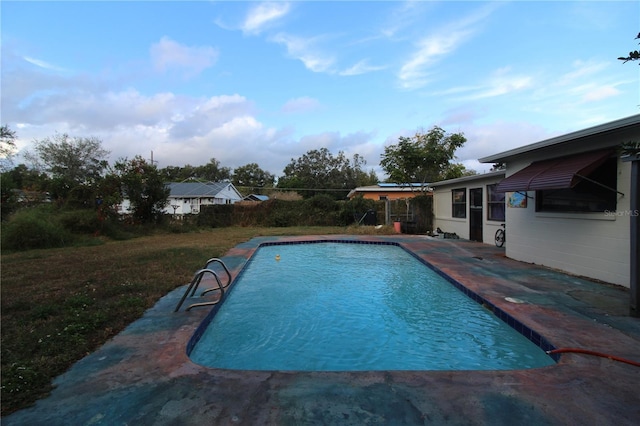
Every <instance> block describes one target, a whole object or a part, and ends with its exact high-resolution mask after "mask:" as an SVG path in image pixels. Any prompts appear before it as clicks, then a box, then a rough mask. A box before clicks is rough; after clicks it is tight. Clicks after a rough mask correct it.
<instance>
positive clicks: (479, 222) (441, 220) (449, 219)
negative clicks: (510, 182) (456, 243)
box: [431, 170, 505, 244]
mask: <svg viewBox="0 0 640 426" xmlns="http://www.w3.org/2000/svg"><path fill="white" fill-rule="evenodd" d="M504 177H505V171H504V170H500V171H495V172H489V173H485V174H481V175H472V176H463V177H460V178H456V179H449V180H445V181H441V182H436V183H433V184H431V187H432V188H433V216H434V217H433V228H434V230H435V229H438V228H440V229H441V230H442V231H443V232H446V233H450V234H454V233H455V234H456V235H457V236H458V237H460V238H464V239H469V240H474V241H482V242H485V243H487V244H493V243H494V236H495V233H496V231H497V230H498V229H499V228H500V227H501V226H502V224H503V223H504V221H505V194H504V192H497V191H496V187H497V186H498V183H500V181H502V180H503V179H504Z"/></svg>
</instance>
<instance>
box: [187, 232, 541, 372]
mask: <svg viewBox="0 0 640 426" xmlns="http://www.w3.org/2000/svg"><path fill="white" fill-rule="evenodd" d="M214 309H215V310H216V312H215V315H214V316H213V318H212V319H211V322H210V323H209V324H208V326H207V328H206V330H205V331H204V332H203V334H202V336H201V338H200V339H199V340H198V341H197V343H196V344H195V346H194V347H193V349H192V351H191V353H190V357H191V359H192V360H193V361H194V362H196V363H198V364H201V365H205V366H209V367H214V368H226V369H241V370H299V371H362V370H495V369H503V370H504V369H523V368H534V367H542V366H547V365H551V364H553V363H554V361H553V360H552V359H551V358H550V357H549V356H548V355H546V354H545V352H544V351H543V350H542V349H540V348H539V347H538V346H536V345H534V344H533V343H532V342H531V341H530V340H528V339H527V338H525V337H524V336H523V335H522V334H520V333H518V332H517V331H516V330H514V329H513V328H511V327H509V326H508V325H507V324H506V323H504V322H503V321H502V320H500V319H499V318H497V317H496V316H495V315H493V313H491V312H489V311H487V310H486V309H484V308H483V307H482V306H481V305H479V304H478V303H477V302H475V301H474V300H472V299H470V298H469V297H467V296H466V295H465V294H463V293H462V292H461V291H460V290H458V289H457V288H455V287H454V286H453V285H452V284H451V283H449V282H448V281H447V280H446V279H444V278H443V277H441V276H440V275H438V273H436V272H434V271H433V270H432V269H431V268H429V267H428V266H426V265H425V264H423V263H422V262H420V261H419V260H417V259H416V258H414V257H413V256H412V255H411V254H409V253H407V252H406V251H405V250H403V249H402V248H400V247H398V246H394V245H374V244H347V243H338V242H325V243H318V244H287V245H272V246H265V247H260V248H259V249H258V250H257V252H256V253H255V254H254V255H253V257H252V258H251V260H250V261H249V263H248V264H247V265H246V267H245V268H244V270H243V271H242V273H241V275H240V276H239V278H238V279H237V280H236V282H235V284H234V286H233V287H232V291H230V292H229V293H228V295H227V297H226V298H225V300H224V302H223V303H221V304H220V305H219V308H218V307H216V308H214Z"/></svg>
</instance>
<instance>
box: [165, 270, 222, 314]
mask: <svg viewBox="0 0 640 426" xmlns="http://www.w3.org/2000/svg"><path fill="white" fill-rule="evenodd" d="M213 262H218V263H220V264H221V265H222V267H223V268H224V270H225V272H226V273H227V276H228V277H229V280H228V282H227V284H226V285H224V286H223V285H222V283H221V282H220V278H219V277H218V274H216V273H215V271H214V270H212V269H210V268H207V266H209V264H211V263H213ZM205 274H211V275H213V278H215V280H216V284H217V285H218V287H217V288H215V287H214V288H210V289H207V290H205V291H203V292H202V294H201V296H202V295H204V294H205V293H208V292H210V291H215V290H220V298H219V299H218V300H215V301H212V302H202V303H194V304H192V305H190V306H189V307H188V308H187V309H185V310H186V311H188V310H190V309H191V308H195V307H199V306H209V305H215V304H217V303H220V301H222V299H223V298H224V289H225V288H226V287H228V286H229V284H231V272H229V269H228V268H227V265H225V264H224V262H223V261H222V260H220V259H217V258H212V259H209V260H207V262H206V263H205V267H204V268H202V269H200V270H198V271H197V272H196V273H195V274H194V276H193V279H192V280H191V283H189V286H188V287H187V290H186V291H185V292H184V295H183V296H182V298H181V299H180V301H179V302H178V305H177V306H176V309H175V310H174V311H173V312H178V311H179V310H180V307H181V306H182V304H183V303H184V301H185V299H186V298H187V296H188V295H189V293H191V296H193V295H194V294H195V293H196V290H197V289H198V286H199V285H200V282H201V281H202V277H204V275H205Z"/></svg>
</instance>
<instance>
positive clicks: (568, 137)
mask: <svg viewBox="0 0 640 426" xmlns="http://www.w3.org/2000/svg"><path fill="white" fill-rule="evenodd" d="M638 126H640V114H636V115H632V116H630V117H626V118H621V119H619V120H615V121H610V122H608V123H605V124H600V125H598V126H593V127H589V128H587V129H583V130H579V131H576V132H572V133H567V134H565V135H561V136H556V137H554V138H550V139H545V140H543V141H540V142H536V143H533V144H530V145H525V146H521V147H519V148H514V149H511V150H509V151H504V152H501V153H498V154H494V155H490V156H488V157H483V158H479V159H478V161H480V162H481V163H501V162H505V161H507V160H509V159H512V158H514V157H518V156H521V155H523V154H526V153H529V152H531V151H536V150H542V149H545V148H550V147H554V146H557V145H561V144H568V143H580V144H582V143H583V142H585V140H586V139H589V138H592V137H594V136H602V135H604V134H606V133H611V132H620V131H624V130H625V129H626V130H629V131H632V132H633V131H634V129H633V127H638ZM585 145H586V144H585ZM587 148H588V147H587ZM591 149H593V148H591Z"/></svg>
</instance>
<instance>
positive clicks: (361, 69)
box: [338, 59, 386, 76]
mask: <svg viewBox="0 0 640 426" xmlns="http://www.w3.org/2000/svg"><path fill="white" fill-rule="evenodd" d="M385 68H386V67H383V66H373V65H369V64H368V62H367V60H366V59H364V60H362V61H360V62H358V63H356V64H354V65H353V66H351V67H350V68H347V69H346V70H344V71H340V72H339V73H338V74H340V75H344V76H352V75H361V74H366V73H369V72H373V71H380V70H383V69H385Z"/></svg>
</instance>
